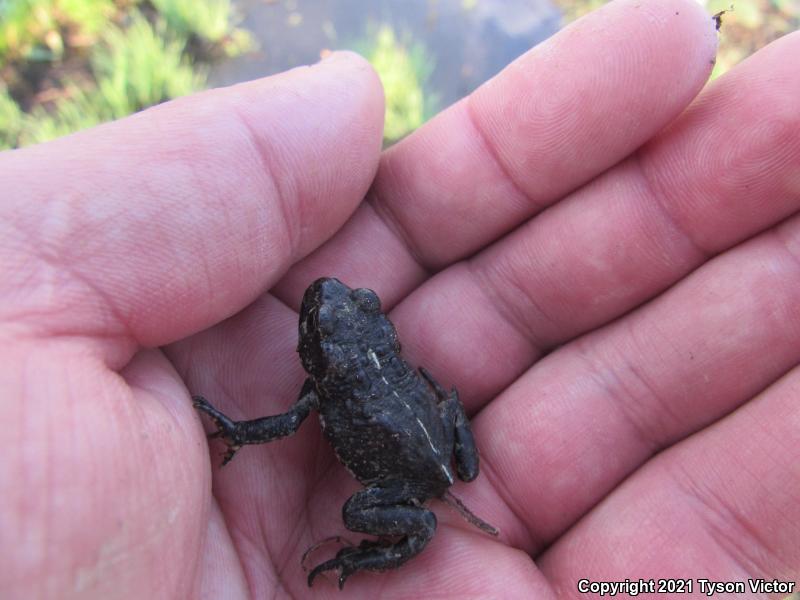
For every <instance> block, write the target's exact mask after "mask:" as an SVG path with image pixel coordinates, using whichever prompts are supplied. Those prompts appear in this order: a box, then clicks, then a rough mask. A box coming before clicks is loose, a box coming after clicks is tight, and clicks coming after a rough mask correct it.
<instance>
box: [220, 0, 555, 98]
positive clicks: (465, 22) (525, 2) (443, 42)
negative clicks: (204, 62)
mask: <svg viewBox="0 0 800 600" xmlns="http://www.w3.org/2000/svg"><path fill="white" fill-rule="evenodd" d="M237 6H238V7H239V8H240V10H241V12H242V14H243V16H244V20H243V22H242V24H241V26H242V27H244V28H246V29H248V30H250V31H251V32H252V33H253V34H254V35H255V37H256V39H257V40H258V42H259V45H260V50H259V51H258V52H256V53H253V54H251V55H246V56H241V57H238V58H236V59H233V60H229V61H226V62H224V63H222V64H220V65H218V66H217V67H215V68H214V69H213V70H212V73H211V83H212V85H215V86H216V85H227V84H231V83H235V82H239V81H245V80H248V79H255V78H257V77H262V76H264V75H270V74H272V73H277V72H280V71H284V70H286V69H288V68H291V67H295V66H298V65H303V64H309V63H313V62H316V61H317V60H319V56H320V52H322V51H323V50H326V49H341V48H357V47H359V45H361V46H363V45H364V44H365V43H366V41H367V40H368V39H369V35H370V32H375V31H376V30H377V28H378V26H380V25H383V24H388V25H390V26H391V27H392V28H393V29H394V31H395V32H396V34H397V36H398V37H399V38H400V39H402V40H405V39H407V38H408V37H411V38H412V39H413V41H415V42H421V43H422V45H423V46H424V48H425V50H426V54H427V55H428V56H430V57H431V60H432V61H433V64H434V69H433V72H432V74H431V77H430V78H429V80H428V83H427V85H426V90H425V91H426V93H429V94H432V95H435V96H436V97H437V98H438V104H439V105H440V106H442V107H443V106H447V105H449V104H451V103H453V102H455V101H456V100H458V99H459V98H461V97H463V96H465V95H466V94H468V93H469V92H471V91H472V90H474V89H475V88H476V87H477V86H478V85H480V84H481V83H483V82H484V81H485V80H487V79H488V78H490V77H491V76H492V75H494V74H495V73H497V72H498V71H500V70H501V69H502V68H503V67H504V66H505V65H507V64H508V63H509V62H511V61H512V60H513V59H514V58H516V57H517V56H519V55H520V54H522V53H523V52H525V51H526V50H528V49H529V48H530V47H532V46H535V45H536V44H537V43H539V42H540V41H542V40H543V39H545V38H547V37H548V36H550V35H552V34H553V33H554V32H555V31H556V30H557V29H558V28H559V25H560V19H561V14H560V12H559V11H558V9H557V8H555V7H554V6H552V5H551V4H550V2H547V1H546V0H281V1H270V0H239V2H238V3H237Z"/></svg>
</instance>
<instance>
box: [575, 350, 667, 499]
mask: <svg viewBox="0 0 800 600" xmlns="http://www.w3.org/2000/svg"><path fill="white" fill-rule="evenodd" d="M574 354H575V356H577V357H578V358H579V359H580V360H581V362H583V363H584V364H585V365H586V367H587V369H588V374H589V375H590V377H591V378H592V380H593V381H595V382H596V384H597V386H598V388H600V389H601V390H603V392H604V393H603V394H602V397H603V399H604V401H605V404H607V405H608V406H609V407H610V408H611V409H615V412H616V413H617V414H618V415H620V417H622V420H623V421H624V422H625V423H626V424H627V426H628V428H629V430H630V431H631V432H632V433H633V435H634V436H635V438H636V439H637V440H638V442H639V445H640V446H641V449H642V450H643V456H644V457H645V458H643V459H642V461H644V460H646V457H649V456H653V455H655V454H656V453H657V452H658V450H659V449H661V448H662V447H663V445H662V444H661V443H660V442H659V440H658V439H657V438H656V436H655V435H653V432H652V431H650V428H648V427H646V426H645V424H644V423H642V422H641V421H642V420H641V418H638V417H634V416H633V414H632V413H631V411H630V410H629V409H628V408H626V407H627V405H628V404H632V403H633V404H635V398H634V395H633V394H632V393H631V392H630V391H629V386H627V385H625V384H623V383H622V378H621V377H620V376H619V375H618V374H617V371H618V370H617V369H615V368H606V369H602V368H598V366H597V362H598V361H599V362H601V363H602V361H601V360H600V359H592V358H590V356H589V355H588V354H587V352H582V351H576V352H575V353H574ZM626 363H627V364H629V362H627V361H626ZM602 371H604V372H606V373H608V374H609V375H610V377H611V378H612V379H613V383H611V382H609V379H608V378H607V377H604V376H603V375H601V372H602ZM647 389H649V388H647ZM615 392H616V393H615ZM619 392H623V393H624V395H626V396H628V397H629V398H630V399H631V400H632V401H633V402H627V403H624V402H623V403H620V402H618V401H617V399H618V398H619ZM662 405H663V402H659V406H662ZM635 469H636V467H635V466H634V467H631V468H630V469H628V470H627V471H626V473H630V472H631V471H633V470H635ZM603 498H605V495H603V496H602V497H600V498H598V499H597V501H596V502H595V503H594V505H593V506H596V505H597V504H599V503H600V502H602V500H603Z"/></svg>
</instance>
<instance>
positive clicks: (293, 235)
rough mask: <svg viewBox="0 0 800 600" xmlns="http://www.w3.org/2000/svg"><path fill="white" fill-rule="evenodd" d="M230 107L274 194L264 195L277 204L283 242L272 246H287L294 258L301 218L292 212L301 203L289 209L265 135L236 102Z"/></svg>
mask: <svg viewBox="0 0 800 600" xmlns="http://www.w3.org/2000/svg"><path fill="white" fill-rule="evenodd" d="M231 108H232V111H233V114H234V115H235V116H236V120H237V121H238V122H239V124H240V125H241V126H242V128H243V130H244V132H245V139H247V143H248V145H249V147H250V148H251V149H252V151H253V153H254V155H255V156H256V157H257V159H258V163H259V164H260V165H261V174H262V175H263V179H262V181H263V182H268V185H265V186H264V189H265V190H266V189H271V190H272V191H274V194H265V196H267V197H269V198H271V199H273V200H274V202H275V204H277V205H278V210H279V211H280V214H281V217H282V221H283V222H282V227H281V230H282V231H283V233H284V236H283V238H282V242H283V244H277V243H276V244H272V248H273V249H274V248H279V247H281V246H282V245H283V246H287V247H288V248H289V252H288V256H289V257H292V258H296V257H297V255H298V251H299V244H298V240H299V239H300V238H299V231H298V227H297V223H298V222H300V221H301V219H300V218H299V216H298V218H293V212H295V211H296V212H297V215H299V214H300V213H302V212H303V207H302V203H300V206H299V207H295V211H293V210H290V208H289V203H288V202H287V196H286V193H285V191H284V190H283V189H282V186H281V184H280V182H279V181H278V180H277V179H276V178H275V170H274V168H273V166H272V164H271V162H270V160H269V156H270V155H271V154H272V152H270V151H271V148H270V147H269V144H268V142H267V139H266V137H265V136H263V135H259V132H258V131H257V130H255V129H254V128H253V126H252V124H251V123H250V120H249V119H248V118H247V117H246V116H245V115H243V114H242V112H241V110H240V109H239V106H238V105H237V104H236V103H232V107H231ZM293 197H294V198H295V199H300V198H301V197H300V195H299V194H294V195H293ZM258 205H259V206H260V207H263V208H264V214H265V216H268V215H269V213H268V211H266V204H265V203H263V202H260V203H258ZM264 221H265V222H269V219H268V218H265V219H264Z"/></svg>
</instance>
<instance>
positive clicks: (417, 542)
mask: <svg viewBox="0 0 800 600" xmlns="http://www.w3.org/2000/svg"><path fill="white" fill-rule="evenodd" d="M427 541H428V540H423V539H420V537H419V536H408V537H406V538H403V539H401V540H400V541H399V542H397V543H396V544H392V543H391V542H388V541H385V540H363V541H362V542H361V543H360V544H359V545H358V546H348V547H346V548H342V549H341V550H339V552H337V553H336V557H335V558H332V559H330V560H326V561H325V562H324V563H322V564H319V565H317V566H316V567H314V569H313V570H312V571H311V573H309V574H308V587H311V586H312V585H313V584H314V579H315V578H316V577H317V575H319V574H320V573H322V572H324V571H339V589H340V590H341V589H342V588H344V582H345V581H346V580H347V578H348V577H350V575H352V574H353V573H355V572H356V571H363V570H366V571H385V570H387V569H393V568H395V567H399V566H400V565H401V564H403V563H404V562H406V561H407V560H408V559H409V558H411V557H412V556H415V555H416V554H418V553H419V552H420V551H421V550H422V548H424V547H425V544H426V543H427Z"/></svg>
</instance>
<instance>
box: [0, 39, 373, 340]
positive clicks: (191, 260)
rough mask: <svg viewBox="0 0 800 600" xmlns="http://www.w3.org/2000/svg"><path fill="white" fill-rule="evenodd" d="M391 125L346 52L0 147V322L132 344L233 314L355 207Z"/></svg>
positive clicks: (362, 65) (368, 72)
mask: <svg viewBox="0 0 800 600" xmlns="http://www.w3.org/2000/svg"><path fill="white" fill-rule="evenodd" d="M382 123H383V95H382V91H381V86H380V82H379V80H378V78H377V76H376V75H375V73H374V72H373V71H372V69H371V68H370V67H369V65H368V64H367V63H366V62H365V61H364V60H363V59H361V58H359V57H358V56H356V55H353V54H349V53H337V54H334V55H333V56H332V57H330V58H328V59H326V60H324V61H322V62H321V63H319V64H316V65H314V66H311V67H301V68H297V69H294V70H292V71H288V72H286V73H282V74H280V75H276V76H273V77H269V78H266V79H261V80H258V81H253V82H249V83H245V84H241V85H237V86H233V87H230V88H224V89H218V90H211V91H208V92H204V93H201V94H197V95H194V96H190V97H186V98H182V99H179V100H176V101H173V102H169V103H167V104H164V105H161V106H158V107H155V108H152V109H150V110H147V111H144V112H142V113H139V114H137V115H134V116H131V117H128V118H126V119H122V120H120V121H117V122H114V123H109V124H106V125H103V126H100V127H97V128H95V129H92V130H87V131H85V132H81V133H78V134H75V135H72V136H69V137H66V138H62V139H60V140H56V141H54V142H51V143H48V144H44V145H41V146H34V147H31V148H26V149H23V150H18V151H13V152H6V153H3V154H0V182H3V183H2V185H0V189H4V191H5V193H4V194H2V198H0V307H2V308H0V328H2V327H3V326H4V325H3V324H4V323H5V324H7V325H8V326H9V327H11V326H12V323H13V327H14V328H15V332H19V330H20V326H22V328H23V330H24V329H28V330H33V331H34V332H35V333H36V334H44V335H53V334H68V335H78V336H81V337H85V336H88V337H93V338H96V339H102V340H104V341H105V342H106V343H107V342H108V340H109V339H111V340H114V343H116V344H124V345H125V347H126V348H131V347H132V346H135V345H146V346H151V345H162V344H166V343H168V342H171V341H173V340H176V339H179V338H182V337H184V336H186V335H188V334H190V333H192V332H194V331H197V330H200V329H203V328H205V327H207V326H209V325H210V324H212V323H214V322H217V321H219V320H221V319H223V318H225V317H227V316H228V315H230V314H233V313H235V312H236V311H238V310H239V309H241V308H242V307H243V306H245V305H246V304H248V303H249V302H250V301H252V300H253V299H254V298H255V297H256V296H257V295H258V294H259V293H260V292H261V291H263V290H264V289H265V288H267V287H269V286H270V285H271V284H273V283H274V282H275V281H277V280H278V279H279V278H280V276H281V275H282V274H283V273H284V272H285V271H286V269H287V268H288V267H289V266H290V265H291V264H292V263H293V262H295V261H297V260H298V259H299V258H301V257H303V256H304V255H306V254H308V253H309V252H310V251H312V250H313V249H314V248H316V247H317V246H319V245H320V244H321V243H322V242H323V241H325V239H326V238H327V237H329V236H330V235H331V234H332V233H333V232H334V231H336V229H337V228H338V227H340V226H341V225H342V224H343V223H344V221H345V220H346V219H347V218H348V217H349V215H350V214H351V213H352V211H353V210H354V209H355V208H356V206H357V205H358V203H359V201H360V200H361V199H362V197H363V196H364V194H365V193H366V191H367V189H368V187H369V185H370V182H371V181H372V178H373V176H374V174H375V171H376V168H377V164H378V159H379V155H380V148H381V137H382Z"/></svg>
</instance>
